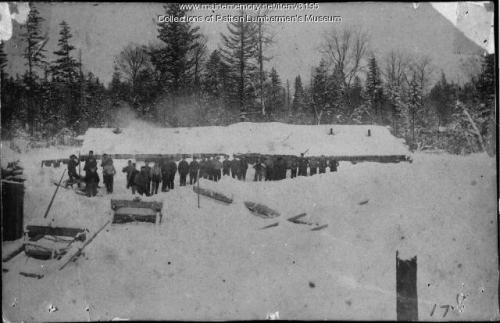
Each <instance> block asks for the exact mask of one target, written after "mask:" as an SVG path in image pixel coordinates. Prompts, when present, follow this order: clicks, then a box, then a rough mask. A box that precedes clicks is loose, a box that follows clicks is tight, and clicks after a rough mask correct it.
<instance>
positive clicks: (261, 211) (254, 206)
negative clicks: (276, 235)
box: [245, 201, 280, 219]
mask: <svg viewBox="0 0 500 323" xmlns="http://www.w3.org/2000/svg"><path fill="white" fill-rule="evenodd" d="M245 206H246V207H247V209H249V210H250V212H252V213H253V214H254V215H256V216H258V217H261V218H263V219H272V218H276V217H279V216H280V213H279V212H278V211H275V210H273V209H271V208H270V207H268V206H266V205H264V204H260V203H255V202H250V201H246V202H245Z"/></svg>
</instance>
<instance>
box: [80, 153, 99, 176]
mask: <svg viewBox="0 0 500 323" xmlns="http://www.w3.org/2000/svg"><path fill="white" fill-rule="evenodd" d="M92 168H95V169H97V160H96V159H95V157H94V152H93V151H92V150H91V151H89V156H88V157H87V160H85V166H83V170H84V171H85V176H87V172H88V171H89V170H90V169H92Z"/></svg>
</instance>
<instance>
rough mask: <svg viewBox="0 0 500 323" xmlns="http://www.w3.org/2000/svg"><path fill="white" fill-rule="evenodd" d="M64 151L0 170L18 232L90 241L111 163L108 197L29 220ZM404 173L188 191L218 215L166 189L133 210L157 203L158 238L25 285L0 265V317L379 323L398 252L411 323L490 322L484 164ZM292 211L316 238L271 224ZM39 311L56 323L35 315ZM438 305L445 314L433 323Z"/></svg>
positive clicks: (489, 224) (128, 227) (379, 169)
mask: <svg viewBox="0 0 500 323" xmlns="http://www.w3.org/2000/svg"><path fill="white" fill-rule="evenodd" d="M77 151H78V148H64V149H55V148H52V149H39V150H34V151H30V152H27V153H24V154H21V155H18V154H16V153H14V152H12V151H10V150H9V149H8V147H5V146H2V159H3V160H14V159H17V158H19V159H21V162H22V164H23V165H24V167H25V175H26V176H27V178H28V180H27V182H26V195H25V223H48V222H49V221H51V220H52V219H53V220H54V221H53V223H55V224H57V225H68V226H72V227H75V226H76V227H86V228H88V229H89V230H90V232H91V233H92V232H95V231H96V230H97V228H98V227H100V226H101V225H102V224H104V223H105V222H106V221H107V220H108V219H110V218H111V209H110V199H111V198H119V197H126V198H130V197H131V193H128V192H127V191H126V189H125V178H124V176H123V174H122V173H121V172H120V171H121V167H122V166H123V165H124V163H125V162H126V161H123V160H115V167H116V168H117V170H118V172H119V174H118V175H117V176H116V178H115V193H114V194H112V195H107V194H105V193H104V189H103V188H101V189H100V193H99V195H98V196H97V197H95V198H91V199H90V198H87V197H84V196H81V195H77V194H75V193H74V192H72V191H71V190H65V189H60V190H59V193H58V196H57V197H56V199H55V201H54V204H53V206H52V211H51V213H50V215H49V217H48V220H45V221H44V219H43V213H44V211H45V208H46V206H47V205H48V203H49V200H50V197H51V195H52V193H53V190H54V189H55V186H54V185H53V184H52V183H51V181H56V180H58V179H59V177H60V176H61V174H62V172H63V167H60V168H45V167H44V168H42V167H40V161H41V160H42V159H50V158H54V157H66V156H69V154H71V153H75V152H77ZM413 159H414V162H413V163H411V164H410V163H399V164H378V163H368V162H367V163H358V164H356V165H352V164H350V163H346V162H341V163H340V167H339V171H338V172H337V173H326V174H321V175H315V176H313V177H299V178H295V179H289V178H288V179H286V180H282V181H277V182H250V181H247V182H240V181H235V180H233V179H230V178H228V177H224V178H223V180H222V181H220V182H218V183H213V182H208V181H205V180H202V182H201V187H207V188H213V189H217V190H218V191H220V192H224V193H226V194H229V195H232V196H233V198H234V202H233V203H232V204H231V205H229V206H228V205H224V204H221V203H218V202H216V201H213V200H210V199H207V198H205V197H201V200H200V202H201V205H200V208H198V206H197V196H196V194H195V193H194V192H193V190H192V187H190V186H187V187H181V188H179V187H178V178H176V182H175V185H176V187H175V189H174V190H173V191H170V192H167V193H161V194H159V195H157V196H154V197H150V198H147V199H149V200H158V201H162V202H163V203H164V208H163V213H164V217H163V223H161V224H160V225H153V224H149V223H136V224H120V225H118V224H115V225H110V226H108V227H107V228H106V229H105V230H104V231H103V232H101V233H100V234H99V235H98V236H97V238H96V239H95V240H94V241H93V242H92V243H91V244H90V245H89V246H88V247H87V248H86V249H85V256H84V257H81V258H80V259H79V260H78V261H77V262H76V263H72V264H70V265H68V266H67V267H66V268H65V269H63V270H61V271H57V272H53V273H51V274H49V275H47V276H46V277H44V278H42V279H39V280H38V279H33V278H27V277H23V276H21V275H19V274H18V272H19V271H20V270H21V269H22V268H23V266H25V265H26V264H31V265H33V264H34V263H35V264H36V262H37V260H33V259H30V260H25V259H24V258H22V257H24V256H22V255H21V256H19V259H21V258H22V261H18V260H13V262H12V263H10V262H9V263H7V264H4V266H6V267H8V268H9V272H7V273H2V296H3V297H2V308H3V318H4V320H8V321H14V322H19V321H68V320H78V321H84V320H89V319H91V320H110V319H113V318H118V317H119V318H128V319H168V320H177V319H179V320H186V319H189V320H204V319H211V320H227V319H264V318H265V317H266V315H267V314H268V313H274V312H279V318H280V319H338V320H342V319H360V320H364V319H380V320H395V319H396V272H395V268H396V265H395V255H396V251H399V252H400V255H401V257H403V258H409V257H412V256H415V255H416V256H417V257H418V272H417V276H418V278H417V279H418V281H417V287H418V298H419V319H421V320H478V319H481V320H498V319H500V315H499V312H498V291H497V289H498V256H497V216H496V165H495V160H494V159H492V158H489V157H488V156H487V155H485V154H477V155H471V156H466V157H463V156H462V157H461V156H452V155H447V154H442V155H437V154H414V155H413ZM250 178H253V171H252V169H251V168H250V169H249V172H248V174H247V179H248V180H249V179H250ZM101 185H102V184H101ZM144 199H146V198H144ZM247 200H250V201H254V202H259V203H264V204H266V205H268V206H269V207H271V208H273V209H275V210H278V211H279V212H280V213H281V216H280V217H278V218H274V219H267V220H266V219H262V218H259V217H256V216H254V215H252V214H251V213H250V212H249V211H248V210H247V209H246V208H245V206H244V205H243V202H244V201H247ZM366 201H368V202H367V203H364V204H360V202H366ZM302 212H306V213H307V216H306V217H305V218H304V219H305V220H307V221H310V222H313V223H318V224H320V225H321V224H328V227H326V228H325V229H323V230H319V231H310V229H311V226H308V225H301V224H294V223H291V222H289V221H287V220H286V219H287V218H289V217H291V216H293V215H297V214H299V213H302ZM274 222H279V225H278V226H276V227H271V228H268V229H264V230H262V229H261V228H262V227H264V226H266V225H268V224H271V223H274ZM11 244H12V242H7V243H3V246H4V247H6V248H3V249H7V248H8V247H9V246H10V245H11ZM14 259H16V258H14ZM39 262H40V261H39ZM463 296H465V299H464V297H463ZM462 300H463V301H462ZM458 303H460V304H458ZM435 304H436V305H437V308H436V310H435V312H434V314H433V316H430V313H431V311H432V309H433V307H434V305H435ZM50 305H52V306H54V307H56V308H57V311H52V312H49V310H48V308H49V306H50ZM445 305H451V306H453V310H451V308H450V311H449V312H448V313H447V314H446V317H444V318H443V315H444V312H445V309H443V308H441V306H445Z"/></svg>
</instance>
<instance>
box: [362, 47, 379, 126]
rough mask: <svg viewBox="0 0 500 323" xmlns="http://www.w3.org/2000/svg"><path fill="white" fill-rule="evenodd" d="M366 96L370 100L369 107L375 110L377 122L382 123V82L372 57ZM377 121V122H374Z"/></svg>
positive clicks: (369, 64)
mask: <svg viewBox="0 0 500 323" xmlns="http://www.w3.org/2000/svg"><path fill="white" fill-rule="evenodd" d="M365 88H366V96H367V99H368V102H367V103H368V106H369V107H370V109H372V110H373V113H374V115H375V118H376V121H377V122H380V121H381V112H382V111H381V109H382V101H383V89H382V80H381V78H380V71H379V69H378V66H377V61H376V59H375V57H374V56H372V57H371V58H370V60H369V63H368V75H367V78H366V85H365ZM374 121H375V120H374Z"/></svg>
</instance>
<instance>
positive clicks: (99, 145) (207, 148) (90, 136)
mask: <svg viewBox="0 0 500 323" xmlns="http://www.w3.org/2000/svg"><path fill="white" fill-rule="evenodd" d="M330 129H332V130H333V133H334V134H333V135H329V133H330ZM113 130H114V129H112V128H90V129H88V130H87V132H86V133H85V135H84V136H83V138H84V142H83V147H82V153H87V152H88V151H89V150H93V151H94V152H95V153H98V154H102V153H108V154H141V153H142V154H148V153H151V154H158V153H159V152H162V153H164V154H178V153H180V154H186V153H189V154H191V153H221V154H228V155H231V154H238V153H261V154H269V155H299V153H300V152H305V155H306V156H320V155H325V156H328V155H337V156H344V155H349V156H359V155H407V154H408V153H409V152H408V148H407V147H406V145H405V144H404V143H403V140H402V139H399V138H396V137H394V136H393V135H391V133H390V132H389V130H388V129H387V128H386V127H383V126H375V125H355V126H353V125H320V126H311V125H291V124H285V123H279V122H268V123H251V122H240V123H235V124H231V125H229V126H226V127H220V126H217V127H216V126H213V127H191V128H156V127H152V126H150V125H149V124H146V123H143V122H140V121H135V122H134V123H131V124H130V125H128V126H127V127H126V128H122V129H121V131H122V132H121V133H119V134H115V133H114V132H113ZM368 130H370V133H371V136H368Z"/></svg>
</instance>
